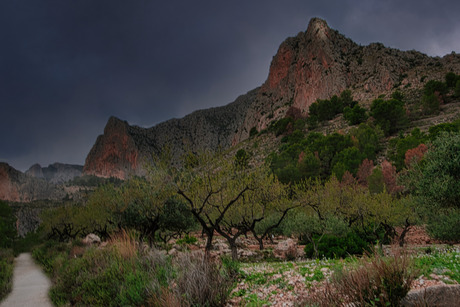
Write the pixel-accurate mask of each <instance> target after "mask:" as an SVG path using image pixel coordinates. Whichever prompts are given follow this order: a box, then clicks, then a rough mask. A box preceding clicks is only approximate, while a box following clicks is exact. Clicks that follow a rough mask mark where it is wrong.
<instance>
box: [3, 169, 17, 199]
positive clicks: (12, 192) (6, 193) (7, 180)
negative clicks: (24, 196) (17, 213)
mask: <svg viewBox="0 0 460 307" xmlns="http://www.w3.org/2000/svg"><path fill="white" fill-rule="evenodd" d="M10 169H11V168H10V167H9V166H8V165H6V164H3V163H2V164H0V199H3V200H8V201H20V200H21V197H20V195H19V189H18V186H17V185H15V184H14V183H13V180H12V178H11V172H10Z"/></svg>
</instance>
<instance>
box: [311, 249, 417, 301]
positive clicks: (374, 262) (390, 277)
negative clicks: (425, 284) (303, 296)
mask: <svg viewBox="0 0 460 307" xmlns="http://www.w3.org/2000/svg"><path fill="white" fill-rule="evenodd" d="M412 268H413V264H412V260H411V258H410V257H409V256H408V255H407V253H404V252H403V253H395V254H393V255H392V256H390V257H385V258H384V257H381V256H380V255H379V254H378V253H374V254H373V255H372V256H369V255H367V256H364V257H363V258H362V259H361V261H360V263H359V266H358V267H357V268H355V269H348V270H346V269H345V270H343V271H341V272H336V274H335V275H334V277H333V279H332V281H331V282H328V283H327V284H326V286H325V289H324V290H323V291H321V292H317V293H314V294H313V295H312V296H311V297H310V298H309V299H308V301H307V303H308V304H312V305H317V306H342V305H343V304H353V305H354V306H400V301H401V299H402V298H404V297H405V296H406V294H407V293H408V292H409V290H410V286H411V283H412V281H413V280H414V279H415V276H416V273H415V271H414V270H413V269H412Z"/></svg>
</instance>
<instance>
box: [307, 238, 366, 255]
mask: <svg viewBox="0 0 460 307" xmlns="http://www.w3.org/2000/svg"><path fill="white" fill-rule="evenodd" d="M313 240H315V243H316V245H317V248H318V255H319V257H321V258H344V257H346V256H349V255H362V254H363V252H364V251H366V250H369V244H368V243H367V242H366V241H365V240H363V239H362V238H361V237H360V236H359V235H358V234H356V233H354V232H350V233H348V234H347V235H346V236H344V237H339V236H334V235H328V234H325V235H324V236H323V237H322V238H321V237H319V236H316V238H314V239H313ZM304 251H305V256H306V257H308V258H312V257H313V256H314V244H313V243H308V244H307V245H305V249H304Z"/></svg>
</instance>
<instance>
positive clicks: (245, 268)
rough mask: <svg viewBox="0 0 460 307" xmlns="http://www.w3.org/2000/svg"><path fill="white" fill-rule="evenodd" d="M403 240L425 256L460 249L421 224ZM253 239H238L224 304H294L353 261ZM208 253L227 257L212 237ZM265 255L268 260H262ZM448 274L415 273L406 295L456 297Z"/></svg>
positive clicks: (223, 247) (280, 240) (289, 244)
mask: <svg viewBox="0 0 460 307" xmlns="http://www.w3.org/2000/svg"><path fill="white" fill-rule="evenodd" d="M200 241H201V240H199V242H198V243H197V245H194V247H192V249H199V248H203V247H204V242H200ZM406 242H407V247H406V250H407V251H409V252H410V253H412V254H414V255H417V254H421V255H426V253H430V252H431V251H434V250H437V251H441V252H442V251H443V250H445V249H446V248H447V249H449V250H452V249H454V250H456V253H457V254H458V253H460V245H454V246H447V245H446V244H441V243H440V242H436V241H434V240H432V239H431V238H430V237H429V236H428V235H427V234H426V232H425V231H424V229H423V228H421V227H413V228H412V229H411V230H410V231H409V233H408V234H407V238H406ZM256 243H257V242H256V241H255V240H254V239H252V238H250V237H248V238H242V239H241V240H240V242H239V244H240V248H239V251H238V254H239V257H240V259H241V260H242V266H241V271H242V275H243V278H241V279H240V281H239V282H238V284H237V285H236V287H235V288H234V289H233V291H232V295H231V300H230V302H229V306H247V305H249V306H297V304H298V303H299V302H301V301H302V300H303V299H304V298H306V297H308V296H310V295H312V294H314V293H315V292H318V291H323V290H324V287H325V283H326V281H327V280H328V279H329V278H330V277H331V275H332V274H333V272H334V271H335V270H336V269H338V268H340V267H344V266H347V265H353V261H354V260H353V259H345V260H309V259H305V257H304V253H303V248H304V246H298V245H297V244H296V241H295V240H292V239H286V238H283V237H276V238H274V239H273V242H270V241H267V242H266V249H267V250H266V251H265V252H260V251H259V250H258V245H257V244H256ZM392 248H393V247H391V246H385V247H384V252H385V253H390V252H391V249H392ZM181 249H183V247H181V246H179V245H173V248H172V249H171V250H170V251H169V253H170V254H175V253H179V252H180V250H181ZM212 255H214V256H216V257H217V256H221V255H230V249H229V246H228V245H227V244H226V242H225V240H224V239H223V238H219V237H217V238H216V239H215V244H214V250H213V251H212ZM267 256H268V259H269V261H267V260H266V259H267ZM270 259H271V260H276V259H278V261H270ZM279 260H281V261H279ZM447 273H448V272H447V270H446V269H441V268H439V269H436V270H435V271H434V272H433V273H431V274H429V275H428V276H424V275H421V276H419V277H418V278H417V279H416V280H415V281H414V282H413V283H412V286H411V288H412V290H411V293H412V292H414V293H415V292H416V291H422V292H421V293H422V294H423V293H425V292H424V291H426V289H441V290H442V291H445V289H450V288H451V287H452V285H454V288H452V289H456V290H455V291H457V292H459V293H458V294H459V295H460V285H458V282H457V281H455V280H453V279H452V278H451V277H449V276H448V275H449V274H447ZM431 296H433V295H431ZM459 297H460V296H459Z"/></svg>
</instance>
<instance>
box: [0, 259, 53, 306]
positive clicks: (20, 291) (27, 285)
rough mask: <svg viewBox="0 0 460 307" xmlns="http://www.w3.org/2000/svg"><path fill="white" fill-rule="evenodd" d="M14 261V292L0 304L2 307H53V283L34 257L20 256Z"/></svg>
mask: <svg viewBox="0 0 460 307" xmlns="http://www.w3.org/2000/svg"><path fill="white" fill-rule="evenodd" d="M14 261H15V267H14V273H13V291H12V292H11V293H10V295H9V296H7V298H6V299H5V300H4V301H3V302H2V303H0V307H15V306H18V307H19V306H21V307H22V306H24V307H26V306H31V307H32V306H33V307H51V306H53V305H52V304H51V302H50V300H49V298H48V291H49V288H50V287H51V282H50V280H49V279H48V277H47V276H46V275H45V274H44V273H43V271H42V270H41V268H40V267H39V266H38V265H36V264H35V263H34V261H33V259H32V256H31V255H30V254H29V253H26V254H20V255H19V256H18V257H17V258H16V259H15V260H14Z"/></svg>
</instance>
